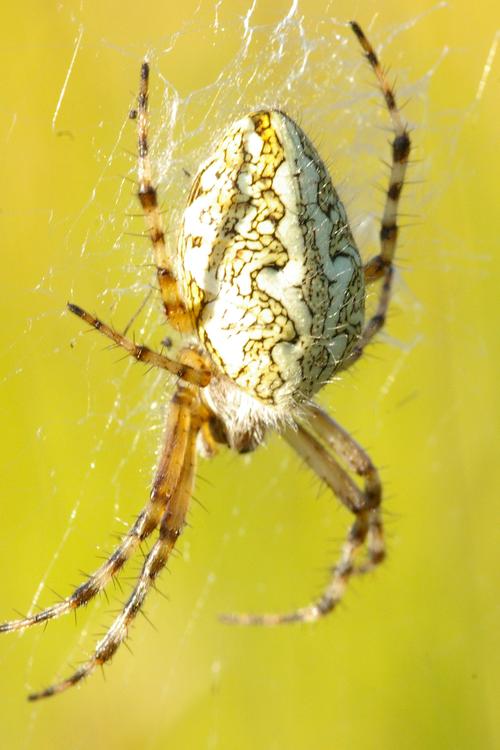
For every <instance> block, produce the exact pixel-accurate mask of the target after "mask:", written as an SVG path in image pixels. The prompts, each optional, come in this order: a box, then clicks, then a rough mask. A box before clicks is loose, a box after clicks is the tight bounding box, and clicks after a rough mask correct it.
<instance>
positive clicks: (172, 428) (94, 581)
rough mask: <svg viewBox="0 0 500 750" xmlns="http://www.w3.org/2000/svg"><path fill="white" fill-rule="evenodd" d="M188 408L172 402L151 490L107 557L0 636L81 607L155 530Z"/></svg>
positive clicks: (175, 478)
mask: <svg viewBox="0 0 500 750" xmlns="http://www.w3.org/2000/svg"><path fill="white" fill-rule="evenodd" d="M190 419H191V417H190V409H189V406H186V405H184V404H183V403H182V402H181V401H179V397H178V395H177V394H176V395H175V396H174V398H173V400H172V402H171V405H170V408H169V411H168V415H167V425H166V431H165V450H164V452H163V455H162V457H161V460H160V463H159V466H158V469H157V471H156V476H155V479H154V482H153V487H152V489H151V494H150V499H149V502H148V504H147V505H146V507H145V508H144V510H142V511H141V513H140V514H139V516H138V517H137V520H136V521H135V523H134V524H133V526H132V528H131V529H130V531H129V532H128V533H127V534H126V535H125V536H124V537H123V539H122V541H121V544H120V545H119V546H118V547H117V548H116V549H115V550H114V551H113V553H112V554H111V555H110V557H109V558H108V559H107V560H106V561H105V562H104V563H103V565H101V566H100V567H99V568H98V569H97V570H96V571H95V572H94V573H92V575H91V576H89V578H88V579H87V580H86V581H85V582H84V583H82V584H81V586H78V588H77V589H75V591H73V593H72V594H71V595H70V596H68V597H66V598H65V599H63V600H62V601H60V602H57V604H54V605H53V606H51V607H48V608H47V609H44V610H42V611H41V612H37V613H36V614H34V615H31V616H30V617H23V618H21V619H19V620H11V621H10V622H5V623H3V624H1V625H0V633H8V632H10V631H13V630H24V629H26V628H30V627H32V626H33V625H38V624H39V623H42V622H47V621H48V620H53V619H55V618H56V617H61V616H62V615H65V614H67V613H68V612H71V611H72V610H75V609H77V608H78V607H82V606H83V605H85V604H87V603H88V602H89V601H90V600H91V599H93V598H94V597H95V596H96V595H97V594H99V593H100V592H101V591H102V590H103V589H104V588H105V587H106V586H107V585H108V583H109V582H110V581H111V579H112V578H113V577H114V576H115V575H116V574H117V573H118V572H119V571H120V570H121V568H122V567H123V566H124V565H125V563H126V562H127V560H129V559H130V557H131V556H132V555H133V554H134V552H135V551H136V549H137V548H138V547H139V545H140V544H141V542H143V541H144V540H145V539H147V537H148V536H149V535H150V534H151V533H152V532H153V531H154V530H155V529H156V527H157V526H158V524H159V523H160V520H161V518H162V516H163V514H164V512H165V508H166V505H167V501H168V498H169V491H170V488H172V487H176V486H177V485H178V484H179V477H180V474H181V470H182V467H183V460H184V455H185V453H186V451H187V443H188V437H189V423H190Z"/></svg>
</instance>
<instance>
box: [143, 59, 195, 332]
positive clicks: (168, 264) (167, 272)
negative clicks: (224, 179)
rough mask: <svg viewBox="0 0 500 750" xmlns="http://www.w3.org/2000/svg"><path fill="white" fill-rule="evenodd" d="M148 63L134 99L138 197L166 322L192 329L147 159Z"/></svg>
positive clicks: (145, 64) (184, 328)
mask: <svg viewBox="0 0 500 750" xmlns="http://www.w3.org/2000/svg"><path fill="white" fill-rule="evenodd" d="M148 98H149V65H148V63H147V62H144V63H143V64H142V66H141V81H140V88H139V96H138V100H137V105H138V106H137V138H138V150H139V159H138V167H137V172H138V182H139V189H138V193H137V195H138V198H139V201H140V203H141V206H142V210H143V212H144V218H145V220H146V227H147V231H148V233H149V236H150V238H151V243H152V245H153V256H154V261H155V264H156V272H157V277H158V284H159V286H160V292H161V295H162V299H163V305H164V307H165V313H166V315H167V318H168V320H169V322H170V323H171V324H172V326H173V327H174V328H175V329H176V330H178V331H184V332H187V331H192V330H193V328H194V326H193V323H192V321H191V316H190V314H189V312H188V311H187V309H186V307H185V305H184V303H183V301H182V299H181V296H180V293H179V289H178V286H177V279H176V278H175V273H174V269H173V264H172V259H171V258H170V256H169V253H168V251H167V247H166V245H165V232H164V229H163V222H162V217H161V212H160V210H159V207H158V196H157V192H156V188H155V187H154V185H153V183H152V181H151V162H150V159H149V143H148V130H149V116H148Z"/></svg>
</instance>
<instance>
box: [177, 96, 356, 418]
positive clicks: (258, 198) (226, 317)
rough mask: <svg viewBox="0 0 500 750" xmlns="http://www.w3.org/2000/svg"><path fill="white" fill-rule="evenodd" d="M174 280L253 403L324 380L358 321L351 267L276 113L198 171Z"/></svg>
mask: <svg viewBox="0 0 500 750" xmlns="http://www.w3.org/2000/svg"><path fill="white" fill-rule="evenodd" d="M177 274H178V278H179V280H180V283H181V288H182V293H183V296H184V300H185V304H186V306H187V308H188V309H189V311H190V312H191V314H192V316H193V319H194V323H195V327H196V330H197V333H198V336H199V338H200V341H201V343H202V345H203V346H204V347H205V348H206V349H207V350H208V352H209V353H210V355H211V356H212V358H213V360H214V362H215V363H216V365H217V366H218V367H219V368H220V370H221V371H222V373H223V374H224V375H225V376H227V377H229V378H230V379H231V380H232V381H233V382H234V383H236V384H237V385H238V386H239V387H240V388H241V389H243V390H244V391H245V392H246V393H247V394H248V395H250V396H253V397H255V398H257V399H258V400H259V401H260V402H261V403H264V404H267V405H269V406H272V405H275V406H279V407H281V408H283V407H284V408H286V407H287V406H288V405H289V406H290V407H292V406H293V405H295V404H297V403H298V402H300V401H301V400H303V399H304V398H308V397H309V396H311V395H312V394H313V393H315V392H316V391H317V390H318V389H319V388H321V386H322V385H324V384H325V382H327V381H328V380H329V379H330V378H331V376H332V374H333V373H334V372H335V370H336V369H338V368H339V367H340V366H341V365H342V362H343V360H344V359H345V358H346V356H347V355H348V354H349V352H350V350H351V349H352V347H353V345H354V344H355V342H356V340H357V339H358V337H359V334H360V332H361V328H362V325H363V319H364V278H363V271H362V264H361V259H360V257H359V253H358V250H357V248H356V245H355V242H354V239H353V237H352V234H351V231H350V229H349V225H348V220H347V215H346V212H345V209H344V206H343V205H342V203H341V201H340V199H339V197H338V195H337V192H336V191H335V189H334V187H333V185H332V181H331V179H330V176H329V174H328V171H327V169H326V167H325V165H324V163H323V161H322V160H321V157H320V156H319V154H318V152H317V151H316V149H315V147H314V146H313V145H312V143H311V141H310V140H309V139H308V138H307V136H306V135H305V133H304V132H303V131H302V130H301V128H300V127H299V126H298V125H297V124H296V123H295V122H294V121H293V120H292V119H291V118H290V117H288V115H286V114H285V113H284V112H281V111H278V110H263V111H259V112H255V113H254V114H250V115H248V116H246V117H244V118H242V119H241V120H238V121H237V122H236V123H234V124H233V125H232V127H231V128H230V129H229V130H228V131H227V133H226V135H225V136H224V137H223V139H222V141H221V142H220V144H219V145H218V146H217V148H216V150H215V152H214V153H213V155H212V156H211V157H210V159H208V160H207V161H206V162H205V163H204V164H203V165H202V167H201V168H200V170H199V172H198V174H197V176H196V178H195V181H194V184H193V187H192V189H191V193H190V195H189V199H188V205H187V208H186V211H185V213H184V216H183V222H182V227H181V234H180V239H179V248H178V262H177Z"/></svg>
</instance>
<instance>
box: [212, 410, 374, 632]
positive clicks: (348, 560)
mask: <svg viewBox="0 0 500 750" xmlns="http://www.w3.org/2000/svg"><path fill="white" fill-rule="evenodd" d="M305 416H306V418H308V419H309V420H310V421H309V422H308V427H310V428H311V429H314V430H316V431H317V433H318V435H320V436H321V441H320V440H319V439H318V438H317V437H316V436H315V435H313V434H312V433H311V432H309V429H306V428H305V427H304V426H302V425H300V424H299V425H297V429H296V430H291V429H290V430H287V431H286V432H285V433H284V437H285V439H286V441H287V442H288V443H289V444H290V445H291V446H292V448H294V449H295V450H296V451H297V453H298V454H299V455H300V456H301V457H302V458H303V459H304V461H305V462H306V464H307V465H308V466H309V467H310V468H311V469H312V470H313V471H314V472H315V473H316V474H317V475H318V476H319V477H320V479H322V480H323V481H324V482H325V483H326V484H327V485H328V486H329V487H330V489H332V490H333V492H334V493H335V495H336V496H337V497H338V498H339V500H340V501H341V502H342V503H343V504H344V505H345V506H346V508H348V510H350V511H351V513H353V514H354V515H355V516H356V518H355V521H354V523H353V524H352V526H351V528H350V529H349V532H348V535H347V539H346V541H345V542H344V544H343V547H342V552H341V555H340V559H339V561H338V562H337V564H336V565H335V566H334V567H333V568H332V572H331V576H330V579H329V581H328V583H327V585H326V586H325V588H324V590H323V592H322V594H321V595H320V596H319V597H318V598H317V599H316V600H315V601H313V602H312V603H311V604H308V605H306V606H305V607H300V608H298V609H296V610H293V611H291V612H286V613H282V614H275V613H266V614H229V615H223V616H222V620H223V621H224V622H226V623H229V624H235V625H265V626H275V625H282V624H289V623H294V622H315V621H316V620H319V619H320V618H321V617H324V616H325V615H327V614H329V613H330V612H331V611H332V610H333V609H335V608H336V607H337V605H338V604H339V603H340V601H341V600H342V598H343V596H344V593H345V590H346V588H347V585H348V583H349V580H350V578H351V577H352V576H353V575H354V574H357V573H365V572H367V571H368V570H370V569H371V568H373V567H374V566H375V565H378V564H379V563H380V562H382V560H383V559H384V548H383V534H382V523H381V517H380V509H379V505H380V499H381V491H380V482H379V480H378V474H377V471H376V469H375V468H374V466H373V464H372V463H371V461H370V459H369V458H368V456H367V455H366V453H365V452H364V451H363V450H362V449H361V448H360V446H358V445H357V443H356V442H355V441H353V440H352V439H351V438H350V437H349V436H348V434H347V433H346V432H345V431H344V430H343V429H342V428H341V427H340V426H339V425H337V424H336V423H335V422H333V421H332V423H331V424H330V423H329V418H328V417H327V415H326V414H324V413H323V412H322V411H321V410H320V409H319V407H316V406H314V407H306V414H305ZM322 441H324V442H326V443H327V444H328V445H329V446H330V447H331V448H332V449H334V450H335V451H336V452H337V453H338V454H339V455H340V456H341V458H342V459H343V460H344V461H345V462H346V463H347V464H348V465H349V468H350V469H351V470H353V471H355V472H356V473H357V474H359V475H360V476H362V477H363V478H364V479H365V488H364V490H362V489H361V488H360V487H358V485H357V484H356V483H355V482H354V481H353V480H352V479H351V477H350V476H349V474H348V473H347V472H346V470H345V469H344V468H343V467H342V466H341V465H340V464H339V463H338V461H337V460H336V459H335V458H334V457H333V455H332V454H331V453H329V452H328V450H327V449H326V447H325V445H324V442H322ZM365 543H367V562H366V563H362V564H361V565H359V564H356V560H357V557H358V553H359V551H360V550H361V548H362V547H363V546H364V545H365Z"/></svg>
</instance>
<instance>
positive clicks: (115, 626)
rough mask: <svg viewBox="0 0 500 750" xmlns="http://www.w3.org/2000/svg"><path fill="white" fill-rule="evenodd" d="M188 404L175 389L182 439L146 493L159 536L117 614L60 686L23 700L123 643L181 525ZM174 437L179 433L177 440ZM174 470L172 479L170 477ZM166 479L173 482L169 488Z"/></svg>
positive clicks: (189, 484)
mask: <svg viewBox="0 0 500 750" xmlns="http://www.w3.org/2000/svg"><path fill="white" fill-rule="evenodd" d="M192 402H193V393H192V391H191V390H190V389H189V387H185V386H181V387H180V388H179V389H178V391H177V393H176V394H175V396H174V399H173V402H172V407H171V409H172V411H175V410H176V409H179V410H180V412H181V413H182V418H181V419H180V420H179V421H180V422H181V423H182V430H181V432H182V435H183V439H175V437H174V440H172V442H171V444H166V446H165V451H164V455H163V456H162V458H161V460H160V466H159V470H158V474H157V477H156V479H155V482H154V485H153V490H152V493H153V494H155V493H158V494H159V495H160V496H162V497H163V498H164V503H163V516H162V519H161V524H160V533H159V538H158V540H157V541H156V542H155V544H154V545H153V547H152V548H151V550H150V552H149V554H148V555H147V557H146V559H145V561H144V564H143V566H142V569H141V572H140V574H139V577H138V579H137V582H136V585H135V586H134V589H133V591H132V593H131V594H130V596H129V598H128V600H127V602H126V603H125V606H124V608H123V610H122V611H121V612H120V614H119V615H118V616H117V617H116V618H115V620H114V622H113V623H112V625H111V627H110V628H109V630H108V631H107V633H106V635H105V636H104V637H103V638H102V639H101V640H100V641H99V643H98V644H97V646H96V649H95V651H94V654H93V655H92V656H91V657H90V659H88V660H87V661H86V662H85V664H83V666H82V667H80V669H78V670H76V672H74V673H73V674H72V675H70V676H69V677H68V678H66V679H65V680H63V681H62V682H59V683H56V684H54V685H51V686H49V687H48V688H45V689H44V690H41V691H40V692H38V693H32V694H31V695H30V696H28V697H29V700H31V701H35V700H39V699H40V698H48V697H50V696H52V695H57V694H58V693H62V692H63V691H65V690H67V689H68V688H70V687H72V686H73V685H76V684H78V683H79V682H81V681H82V680H83V679H84V678H85V677H87V676H88V675H90V674H91V673H92V672H93V671H94V670H95V668H96V667H97V666H102V665H104V664H105V663H106V662H108V661H109V660H110V659H111V658H112V656H113V655H114V654H115V653H116V651H117V650H118V648H119V646H120V645H121V644H122V643H123V641H124V640H125V639H126V637H127V635H128V631H129V628H130V625H131V624H132V622H133V621H134V619H135V618H136V616H137V614H138V613H139V611H140V610H141V608H142V606H143V604H144V600H145V599H146V596H147V594H148V592H149V591H150V589H151V588H152V587H153V586H154V584H155V581H156V579H157V578H158V576H159V574H160V572H161V571H162V569H163V568H164V567H165V565H166V564H167V561H168V559H169V556H170V553H171V552H172V550H173V548H174V547H175V544H176V542H177V539H178V538H179V536H180V534H181V533H182V530H183V527H184V524H185V518H186V513H187V510H188V506H189V500H190V497H191V493H192V489H193V482H194V470H195V458H196V436H197V434H198V431H199V428H200V424H201V420H200V418H199V417H198V416H197V415H196V414H194V412H193V411H192ZM180 436H181V434H180V433H179V434H178V435H177V438H180ZM171 437H172V436H171ZM176 472H177V476H174V475H175V473H176ZM172 479H175V481H174V483H173V484H171V480H172Z"/></svg>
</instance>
